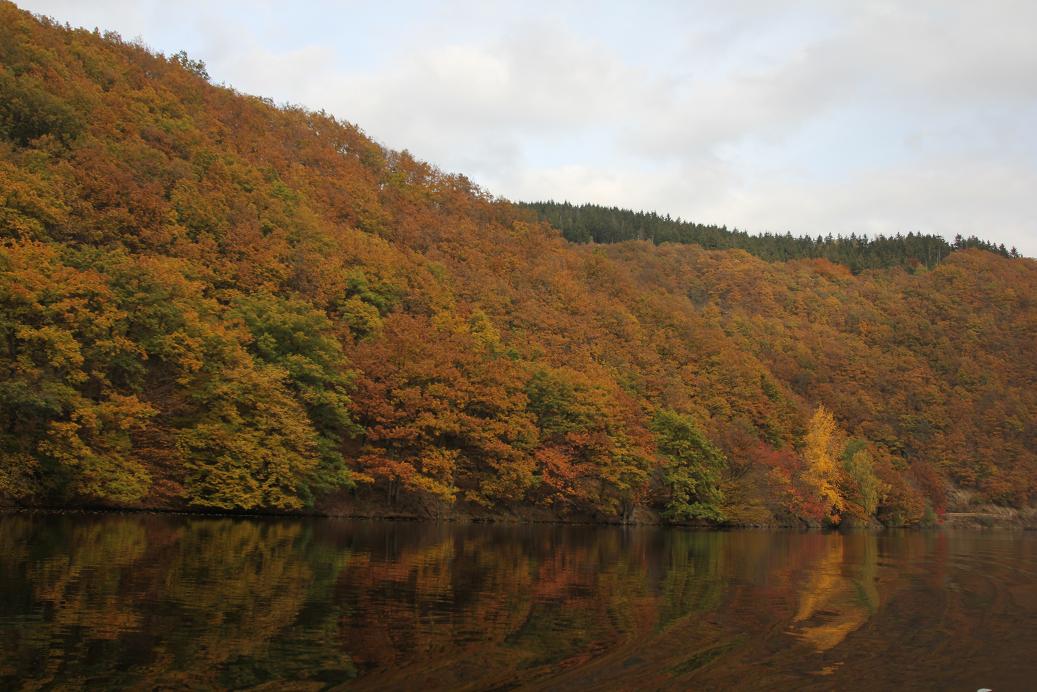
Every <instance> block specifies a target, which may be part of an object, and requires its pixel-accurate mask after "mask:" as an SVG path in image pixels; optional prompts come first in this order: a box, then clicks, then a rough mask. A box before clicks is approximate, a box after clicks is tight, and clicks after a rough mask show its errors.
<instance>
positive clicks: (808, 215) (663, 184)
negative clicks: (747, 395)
mask: <svg viewBox="0 0 1037 692" xmlns="http://www.w3.org/2000/svg"><path fill="white" fill-rule="evenodd" d="M19 4H20V5H21V6H22V7H24V8H26V9H29V10H32V11H34V12H39V13H43V14H47V15H50V16H53V17H55V18H57V19H59V20H61V21H67V22H69V23H71V24H73V25H77V26H85V27H88V28H93V27H95V26H99V27H101V28H108V29H114V30H116V31H118V32H120V33H121V34H122V35H123V37H124V38H127V39H133V38H137V37H140V38H141V39H142V40H143V41H144V42H145V43H146V44H148V45H149V46H151V47H152V48H153V49H155V50H158V51H161V52H164V53H167V54H168V53H172V52H176V51H178V50H181V49H184V50H186V51H187V52H188V53H189V54H190V55H191V56H192V57H195V58H200V59H202V60H204V61H205V62H206V64H207V65H208V69H209V73H210V74H211V75H212V78H213V81H215V82H224V83H226V84H228V85H231V86H233V87H235V88H237V89H239V90H241V91H245V92H249V93H253V94H259V95H262V96H269V97H272V98H273V99H275V100H276V101H278V102H291V103H297V104H302V105H304V106H307V107H309V108H313V109H319V108H323V109H325V110H327V111H329V112H331V113H333V114H334V115H336V116H338V117H340V118H343V119H346V120H349V121H351V122H355V123H357V124H358V125H360V127H361V128H363V130H364V131H366V132H367V133H368V134H369V135H371V136H372V137H374V138H375V139H376V140H378V141H379V142H381V143H383V144H385V145H386V146H389V147H391V148H394V149H409V150H410V151H411V152H412V153H414V154H415V155H416V156H418V157H419V158H423V159H426V160H428V161H431V162H432V163H435V164H436V165H438V166H439V167H440V168H443V169H444V170H447V171H451V172H461V173H464V174H466V175H468V176H469V177H470V178H471V179H472V180H474V181H476V182H477V183H479V184H480V185H481V186H483V187H485V188H487V189H488V190H489V191H491V192H493V193H494V194H498V195H502V196H505V197H508V198H511V199H516V200H535V199H556V200H565V199H567V200H570V201H572V202H597V203H602V204H609V205H618V206H623V207H631V208H635V209H640V208H644V209H653V210H656V211H659V212H661V213H670V214H672V215H673V216H681V217H683V218H686V219H691V220H696V221H702V222H710V223H719V224H727V225H728V226H738V227H739V228H745V229H747V230H750V231H754V232H761V231H765V230H769V231H779V232H784V231H786V230H790V231H792V232H793V233H797V234H798V233H810V234H818V233H821V234H827V233H843V234H848V233H851V232H856V233H868V234H872V235H873V234H876V233H887V234H889V233H896V232H898V231H902V232H907V231H909V230H915V231H924V232H932V233H940V234H943V235H945V236H948V237H953V236H954V234H955V233H961V234H963V235H969V234H976V235H979V236H981V237H986V238H988V239H991V240H995V241H997V242H1003V243H1005V245H1007V246H1012V245H1015V246H1017V247H1018V248H1019V250H1020V251H1021V252H1023V253H1024V254H1027V255H1029V256H1037V38H1035V33H1034V32H1035V29H1037V2H1032V1H1030V0H1019V1H1002V0H985V1H982V2H980V1H978V0H962V1H958V0H904V1H902V2H879V1H875V0H869V1H868V2H857V1H853V2H838V1H836V0H826V1H824V2H820V1H819V2H776V1H773V0H725V1H723V2H720V1H718V2H688V1H684V2H672V3H668V2H659V3H645V4H646V5H648V6H647V7H635V6H634V3H630V2H616V3H604V2H571V3H570V2H563V1H560V0H556V1H553V2H548V3H538V2H494V1H492V0H479V1H474V2H467V1H463V0H456V1H449V2H438V3H437V2H419V1H415V2H396V1H394V0H378V1H376V2H360V1H356V2H354V1H341V2H332V1H330V0H328V1H323V2H316V1H315V2H309V1H307V0H296V2H283V1H277V2H275V1H268V0H249V1H247V2H237V1H230V0H224V1H222V2H212V1H210V0H178V1H177V2H169V1H166V0H138V1H137V2H126V1H125V0H100V1H96V2H92V1H90V0H20V2H19Z"/></svg>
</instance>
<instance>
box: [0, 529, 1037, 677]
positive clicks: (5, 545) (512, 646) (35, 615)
mask: <svg viewBox="0 0 1037 692" xmlns="http://www.w3.org/2000/svg"><path fill="white" fill-rule="evenodd" d="M964 545H966V546H967V547H968V551H969V554H970V555H971V554H972V553H976V554H982V551H983V546H982V545H978V544H977V545H972V544H969V543H965V544H964ZM947 553H948V549H947V542H946V540H945V539H944V538H939V537H936V538H934V537H932V536H925V535H919V534H913V535H897V534H883V535H882V536H880V537H876V536H875V534H870V533H860V534H849V535H842V534H821V533H809V534H796V533H782V532H765V531H761V532H735V533H710V532H695V531H680V530H653V529H645V530H641V529H629V530H620V529H590V528H579V527H558V526H538V527H528V526H510V527H508V526H503V527H502V526H450V525H434V524H420V525H415V524H392V523H379V522H336V521H296V520H292V521H275V520H267V521H263V520H240V519H198V518H183V517H169V516H149V515H137V516H112V515H107V516H90V515H76V516H63V517H55V516H30V515H13V516H6V517H0V587H2V588H0V625H2V627H0V687H11V686H13V682H14V681H15V680H17V681H19V683H20V684H24V685H25V686H27V687H46V686H58V687H67V688H76V687H96V686H102V687H133V686H145V687H150V686H153V685H159V686H166V687H175V688H195V689H203V688H204V689H208V688H226V687H237V688H247V687H253V686H258V685H262V684H263V683H265V682H268V681H277V680H298V681H304V682H306V684H307V685H309V686H312V687H314V688H321V687H324V686H327V685H334V684H336V683H338V682H342V681H346V680H349V679H351V678H353V677H356V676H359V679H357V680H355V681H354V684H355V685H356V686H358V687H360V688H407V687H409V686H411V685H412V684H413V681H414V680H415V678H416V677H417V678H418V679H420V680H422V681H423V684H425V685H427V686H434V687H465V686H468V687H477V688H487V687H495V686H504V687H506V686H508V685H511V684H515V683H519V682H522V683H529V684H536V683H538V682H539V683H545V684H546V683H548V682H550V684H551V685H555V686H559V687H564V686H566V685H569V684H573V685H575V684H580V685H584V686H588V685H589V686H593V685H600V686H610V685H612V686H615V685H614V684H613V683H615V681H618V680H622V681H625V682H624V685H625V686H628V687H646V688H658V687H682V686H683V687H686V686H689V685H698V686H706V687H720V688H726V687H732V686H734V687H737V686H738V685H740V684H744V683H745V680H746V675H747V671H752V676H753V677H752V680H753V681H754V682H758V683H759V684H760V685H769V686H773V687H789V686H796V685H800V684H802V683H803V682H804V681H807V682H808V683H809V682H810V681H811V680H815V681H816V680H819V679H818V678H815V677H812V676H813V674H815V673H816V672H818V671H817V669H818V668H819V667H822V668H823V666H824V665H827V664H831V663H833V662H838V661H846V665H845V666H844V667H842V668H840V669H839V670H838V672H836V673H834V675H835V677H828V678H824V679H825V680H827V681H829V682H835V681H837V680H838V679H840V678H839V677H838V676H840V675H841V676H844V677H845V675H847V674H848V671H850V670H851V669H853V667H854V666H855V665H856V666H857V670H859V669H860V668H861V666H862V665H864V664H863V661H866V660H870V661H872V662H873V661H875V660H881V659H880V657H884V656H889V655H890V652H889V650H888V649H889V646H890V645H891V643H893V644H895V646H896V648H898V649H903V650H905V651H907V650H910V648H911V647H912V646H914V643H913V642H915V641H916V640H918V638H919V636H928V637H930V639H931V640H932V642H933V643H934V644H935V643H938V642H940V641H942V640H941V639H940V637H942V636H943V634H942V633H940V632H936V633H923V634H922V635H920V633H918V632H916V631H915V630H914V629H913V623H914V618H917V617H918V616H919V610H918V608H919V607H920V606H918V605H916V604H917V603H918V602H919V601H918V597H919V596H921V597H923V598H929V599H930V601H929V602H925V601H923V603H924V607H925V608H926V609H928V610H934V611H938V612H940V617H941V618H942V619H944V620H945V621H946V622H948V623H953V624H954V625H955V627H956V628H960V629H967V625H966V617H967V616H968V613H969V612H970V610H972V609H975V608H976V607H978V605H982V603H978V602H977V601H976V599H977V597H978V596H977V595H979V596H982V594H984V593H987V592H988V591H989V590H988V591H984V589H985V588H986V585H985V584H984V583H982V582H979V581H978V580H979V579H980V577H979V576H973V575H972V573H969V574H967V575H966V574H962V573H961V572H960V571H957V567H956V565H958V564H960V563H961V558H960V557H958V558H957V559H956V560H957V561H952V560H949V559H948V554H947ZM880 554H881V555H882V556H883V560H880V558H879V556H880ZM891 555H895V556H897V559H898V560H900V561H901V563H899V564H898V566H897V567H896V568H895V569H890V568H888V567H884V566H883V564H884V561H886V562H885V564H888V560H887V558H888V557H889V556H891ZM984 560H986V561H988V562H989V564H990V567H989V570H993V571H994V572H997V571H998V570H1001V571H1002V572H1003V578H1004V579H1008V578H1010V577H1011V575H1012V574H1013V572H1012V571H1011V570H1012V569H1015V568H1014V567H1013V566H1012V565H1011V564H1006V565H1005V566H1004V567H1002V566H1001V564H1000V563H998V562H997V561H996V560H994V558H993V556H984ZM908 565H914V566H915V567H914V568H913V569H915V570H916V571H915V572H911V571H910V569H909V568H908V567H907V566H908ZM989 570H988V571H989ZM952 573H953V574H954V575H955V579H957V580H959V581H960V580H965V581H963V582H962V587H961V589H960V590H959V591H947V588H948V587H953V588H958V587H957V586H955V580H954V579H952V578H951V576H950V575H951V574H952ZM976 574H977V575H978V574H979V572H976ZM969 580H971V581H969ZM972 582H975V585H973V584H972ZM912 585H921V587H922V590H920V591H904V588H905V587H906V586H912ZM981 587H982V588H981ZM902 591H904V593H905V594H906V597H905V598H900V597H899V594H900V593H901V592H902ZM1033 592H1034V589H1033V584H1032V579H1031V580H1030V581H1029V582H1027V583H1025V584H1020V585H1019V586H1017V587H1014V591H1012V598H1013V599H1017V600H1018V601H1019V602H1023V599H1024V598H1025V597H1027V594H1029V595H1030V596H1032V594H1033ZM933 599H937V600H935V601H934V600H933ZM1002 600H1003V598H1002ZM991 602H992V603H993V604H994V606H997V607H999V606H998V604H999V603H1000V601H991ZM890 603H892V604H893V607H892V610H891V608H890V605H889V604H890ZM983 603H986V601H983ZM880 605H881V608H882V609H881V610H880ZM890 617H894V618H907V619H909V620H908V622H909V626H906V627H904V626H900V623H899V621H895V622H894V624H895V626H894V627H893V628H892V629H891V630H890V632H891V633H892V634H895V635H897V636H899V637H900V639H897V640H895V642H890V641H876V640H875V638H874V637H870V638H869V637H859V638H856V639H850V638H851V636H852V635H854V633H855V632H860V631H862V630H863V629H864V627H865V625H866V623H868V622H869V618H875V619H876V620H882V621H886V622H888V621H889V618H890ZM11 623H16V624H17V626H16V627H13V626H9V625H10V624H11ZM890 636H892V635H890ZM966 641H970V640H968V638H967V637H966ZM970 645H971V646H979V645H980V642H979V641H978V640H975V639H973V640H971V644H970ZM818 654H821V655H822V656H821V657H820V658H819V657H818ZM829 672H832V671H829ZM807 686H809V684H808V685H807Z"/></svg>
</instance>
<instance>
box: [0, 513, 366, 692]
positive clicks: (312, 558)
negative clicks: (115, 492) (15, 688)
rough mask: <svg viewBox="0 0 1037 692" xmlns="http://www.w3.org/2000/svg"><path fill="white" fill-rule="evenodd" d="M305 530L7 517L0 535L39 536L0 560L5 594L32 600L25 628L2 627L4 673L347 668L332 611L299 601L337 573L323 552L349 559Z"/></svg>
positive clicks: (71, 683)
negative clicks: (319, 549) (321, 548)
mask: <svg viewBox="0 0 1037 692" xmlns="http://www.w3.org/2000/svg"><path fill="white" fill-rule="evenodd" d="M303 527H304V525H303V524H301V523H298V522H285V523H278V522H252V521H231V520H194V521H179V520H174V519H166V518H161V517H103V518H93V517H85V516H77V517H74V518H66V519H61V520H56V521H55V519H54V518H53V517H46V518H42V519H27V518H24V517H19V518H3V519H0V536H2V538H0V541H4V542H7V540H9V538H10V537H11V536H12V535H13V536H16V537H17V538H16V541H17V543H18V544H20V545H27V546H32V548H31V549H30V553H29V554H28V555H26V554H25V551H23V552H22V554H20V555H19V554H18V553H16V552H8V551H4V552H3V553H2V557H0V564H3V575H4V576H3V579H4V581H5V585H4V586H5V591H7V592H8V593H11V592H12V589H16V590H17V593H18V594H19V596H20V597H21V598H23V599H31V601H32V608H31V609H25V608H24V607H23V608H21V610H22V611H23V612H22V614H21V617H20V618H19V620H20V621H19V623H18V628H17V630H15V629H11V628H5V632H6V633H5V634H4V635H0V636H2V638H0V643H2V644H3V646H2V650H3V653H0V680H3V679H4V678H7V679H12V678H13V679H19V680H20V681H21V682H22V684H24V685H25V686H26V687H34V686H42V685H49V684H55V683H58V684H60V685H61V686H67V687H78V686H95V685H98V684H101V685H104V686H116V687H122V686H131V685H137V684H143V683H148V684H149V685H150V684H162V685H172V686H175V687H187V688H213V687H225V686H241V685H249V684H255V683H258V682H260V681H262V680H267V679H271V678H278V677H290V678H296V679H299V678H303V679H304V678H307V677H310V676H312V675H316V674H318V673H321V672H322V671H324V672H327V671H329V670H331V671H335V672H337V673H338V674H339V675H340V676H348V675H351V674H352V665H351V662H350V661H349V659H348V657H347V656H345V655H344V654H342V653H341V652H340V651H339V649H338V647H337V646H336V645H335V641H334V640H335V615H334V613H329V612H328V611H327V610H325V609H321V610H319V611H316V612H308V611H307V610H306V608H305V603H306V601H307V599H309V598H312V597H314V596H315V595H319V594H320V593H321V591H322V590H323V591H324V592H325V593H327V592H330V587H331V582H332V580H333V579H334V578H335V576H336V575H337V572H338V569H337V566H336V565H334V564H332V565H331V566H330V567H331V568H330V569H329V566H328V565H327V564H326V562H327V560H328V559H330V560H331V561H332V562H334V561H335V560H340V559H342V557H341V556H339V555H334V554H331V555H319V554H316V553H315V552H314V550H313V545H312V541H311V538H310V536H309V535H308V532H307V531H305V530H304V528H303ZM34 552H35V553H39V554H36V555H34V554H32V553H34ZM12 582H13V583H12ZM12 605H17V604H7V607H5V608H4V611H5V615H6V613H7V612H9V610H10V608H11V606H12ZM26 610H28V612H24V611H26ZM300 625H301V627H300ZM300 633H303V634H304V636H303V637H302V638H300V636H299V635H300ZM286 653H288V654H289V655H285V654H286Z"/></svg>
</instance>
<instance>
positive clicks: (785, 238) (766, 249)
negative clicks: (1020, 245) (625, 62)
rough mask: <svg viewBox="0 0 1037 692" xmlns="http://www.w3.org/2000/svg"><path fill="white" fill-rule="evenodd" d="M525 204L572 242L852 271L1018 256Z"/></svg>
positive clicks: (978, 245)
mask: <svg viewBox="0 0 1037 692" xmlns="http://www.w3.org/2000/svg"><path fill="white" fill-rule="evenodd" d="M522 206H523V207H526V208H528V209H531V210H532V211H534V212H535V213H536V215H537V216H538V217H539V218H541V219H543V220H544V221H547V222H548V223H550V224H551V225H552V226H554V227H555V228H557V229H558V230H560V231H561V232H562V235H563V236H565V239H566V240H569V241H572V242H574V243H590V242H593V243H621V242H623V241H626V240H650V241H652V242H653V243H656V244H661V243H685V244H688V243H693V244H695V245H701V246H702V247H704V248H709V249H711V250H745V251H746V252H748V253H749V254H751V255H753V256H755V257H759V258H761V259H765V260H772V261H773V260H790V259H826V260H829V261H831V262H835V263H836V264H844V265H846V266H847V267H849V268H850V269H851V270H852V271H854V272H860V271H861V270H863V269H885V268H889V267H904V268H905V269H914V268H915V267H917V266H919V265H922V266H924V267H925V268H926V269H932V268H933V267H935V266H936V265H937V264H939V263H940V262H941V261H943V259H944V258H945V257H948V256H950V254H951V253H952V252H954V251H955V250H965V249H968V248H975V249H979V250H986V251H987V252H993V253H994V254H998V255H1001V256H1002V257H1018V256H1019V251H1018V250H1016V249H1015V248H1014V247H1013V248H1011V249H1008V248H1006V247H1005V246H1004V244H1003V243H1002V244H1001V245H997V244H996V243H992V242H990V241H987V240H982V239H980V238H977V237H975V236H970V237H968V238H963V237H961V236H960V235H959V236H958V237H956V238H955V239H954V242H953V243H949V242H947V241H946V240H945V239H944V238H943V237H941V236H938V235H927V234H924V233H914V232H912V231H909V232H908V233H907V235H904V234H901V233H898V234H897V235H894V236H884V235H879V236H876V237H874V238H869V237H868V236H860V237H858V236H857V235H856V234H851V235H849V236H845V237H844V236H839V235H837V236H833V235H831V234H828V235H827V236H817V237H816V238H811V237H810V236H806V235H804V236H793V235H792V234H791V233H785V234H775V233H761V234H756V235H754V234H750V233H747V232H745V231H739V230H738V229H728V228H727V227H726V226H714V225H707V224H701V223H693V222H691V221H682V220H681V219H672V218H670V217H669V216H660V215H659V214H656V213H655V212H645V211H638V212H635V211H631V210H629V209H619V208H618V207H602V206H599V205H596V204H583V205H579V206H575V205H572V204H569V203H568V202H563V203H558V202H527V203H523V204H522Z"/></svg>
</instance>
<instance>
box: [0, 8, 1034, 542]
mask: <svg viewBox="0 0 1037 692" xmlns="http://www.w3.org/2000/svg"><path fill="white" fill-rule="evenodd" d="M391 144H393V145H405V144H406V143H405V142H394V143H391ZM563 234H564V235H563ZM996 234H997V229H993V228H992V229H986V232H985V233H984V235H988V236H996ZM567 239H568V240H567ZM570 241H572V242H570ZM587 241H595V242H593V243H590V242H587ZM1015 254H1017V253H1014V252H1013V251H1012V250H1011V249H1005V248H1004V247H1003V246H1001V245H995V244H993V243H988V242H985V241H981V240H978V239H976V238H968V239H959V240H958V241H956V242H953V243H948V242H946V241H944V240H943V239H942V238H939V237H936V236H927V235H919V234H910V235H905V236H897V237H894V238H879V239H862V238H856V237H852V238H831V237H829V238H816V239H811V238H804V237H800V238H796V237H793V236H791V235H787V236H782V235H776V236H750V235H748V234H745V233H741V232H736V231H729V230H727V229H726V228H722V227H721V228H717V227H715V226H700V225H697V224H690V223H685V222H681V221H673V220H670V219H669V218H668V217H667V218H663V217H658V216H655V215H646V214H635V213H634V212H625V211H621V210H618V209H606V208H602V207H591V206H586V207H573V206H571V205H557V204H532V205H521V204H513V203H511V202H508V201H505V200H500V199H496V198H494V197H493V196H492V195H491V194H489V193H488V192H486V191H483V190H481V189H479V188H478V187H477V186H475V185H473V184H472V183H471V182H470V181H469V180H468V179H466V178H465V177H464V176H461V175H450V174H445V173H443V172H441V171H439V170H438V169H436V168H435V167H433V166H432V165H430V164H427V163H424V162H422V161H418V160H416V159H414V158H413V157H412V156H411V155H409V154H408V153H407V152H406V151H396V150H391V149H387V148H385V147H383V146H381V145H379V144H377V143H375V142H374V141H372V140H371V139H369V138H368V137H366V136H365V135H364V134H363V132H362V131H361V130H360V129H359V128H358V127H356V126H354V125H351V124H348V123H345V122H340V121H338V120H336V119H335V118H333V117H331V116H330V115H327V114H326V113H314V112H309V111H307V110H304V109H301V108H294V107H275V106H274V105H273V104H272V103H271V102H270V101H269V100H265V99H261V98H257V97H253V96H248V95H244V94H241V93H238V92H235V91H234V90H233V89H231V88H227V87H224V86H218V85H214V84H212V83H210V80H209V78H208V75H207V74H206V73H205V67H204V65H203V64H202V63H200V62H198V61H195V60H192V59H191V58H190V57H188V56H187V55H185V54H179V55H176V56H173V57H171V58H167V57H164V56H162V55H158V54H155V53H154V52H151V51H149V50H148V49H147V48H146V47H144V46H142V45H138V44H135V43H130V42H126V41H124V40H122V39H121V38H120V37H119V36H117V35H115V34H111V33H97V32H92V31H86V30H76V29H70V28H68V27H64V26H61V25H58V24H56V23H54V22H51V21H49V20H42V19H39V18H36V17H33V16H32V15H30V14H28V13H26V12H23V11H21V10H19V9H18V8H17V7H15V6H14V5H12V4H9V3H6V2H0V499H2V501H3V502H2V504H7V505H10V504H17V505H27V506H104V507H148V508H178V509H179V508H194V509H200V510H256V511H260V510H262V511H272V510H274V511H282V510H283V511H322V512H335V513H361V514H363V513H373V514H399V515H411V516H438V517H448V516H474V517H487V518H498V517H499V518H506V517H526V518H537V517H540V518H568V519H588V520H599V521H622V520H642V519H644V520H656V519H659V520H663V521H673V522H708V523H733V524H775V523H782V524H797V523H807V524H811V525H820V524H847V523H854V524H867V523H873V522H875V521H878V522H882V523H885V524H889V525H915V524H926V523H932V522H936V521H939V520H940V517H941V515H943V514H944V512H946V511H948V510H951V511H966V510H968V509H969V508H971V507H975V506H980V505H1000V506H1005V507H1013V508H1016V509H1026V508H1029V507H1032V506H1033V504H1034V502H1035V501H1037V375H1035V373H1037V262H1035V261H1034V260H1031V259H1027V258H1021V257H1016V256H1013V255H1015Z"/></svg>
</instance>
